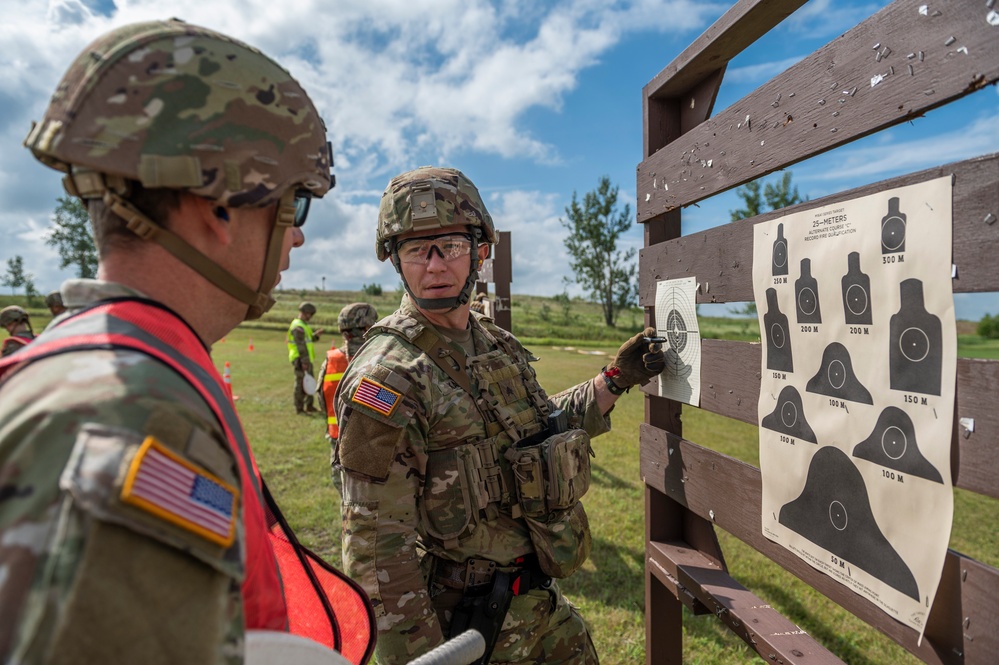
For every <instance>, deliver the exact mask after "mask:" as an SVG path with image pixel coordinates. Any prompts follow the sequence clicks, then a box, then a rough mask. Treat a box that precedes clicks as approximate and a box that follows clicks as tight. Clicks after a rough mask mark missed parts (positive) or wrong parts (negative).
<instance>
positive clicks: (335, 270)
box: [0, 0, 999, 295]
mask: <svg viewBox="0 0 999 665" xmlns="http://www.w3.org/2000/svg"><path fill="white" fill-rule="evenodd" d="M12 4H13V5H14V8H13V9H10V8H9V9H8V12H7V13H6V15H5V21H4V22H3V24H0V67H2V68H3V71H4V76H3V77H0V141H2V144H3V146H4V147H5V148H6V149H4V150H0V200H2V201H3V202H4V205H3V206H2V207H0V226H2V228H3V229H4V233H3V236H2V237H3V240H2V241H0V270H2V269H3V262H4V261H5V260H6V259H7V258H9V257H11V256H14V255H16V254H20V255H22V256H24V259H25V265H26V268H27V270H28V271H29V272H32V273H34V274H35V277H36V282H37V284H38V286H39V288H41V289H43V290H46V289H48V288H53V287H54V286H55V285H56V283H57V282H58V281H59V280H60V279H61V278H64V277H67V276H69V275H68V272H67V271H60V270H58V269H57V267H56V266H57V265H58V261H57V257H56V256H55V253H54V252H53V251H52V250H51V248H48V247H46V246H45V245H44V234H45V229H47V227H48V224H49V216H50V215H51V213H52V210H53V209H54V207H55V205H56V198H57V197H58V196H62V195H63V192H62V189H61V187H60V184H59V174H57V173H55V172H53V171H51V170H49V169H47V168H45V167H43V166H41V165H40V164H38V163H37V162H36V161H35V160H34V159H33V158H32V157H31V155H30V154H29V153H28V151H26V150H24V149H23V148H21V147H20V146H21V142H22V141H23V139H24V136H25V135H26V134H27V131H28V129H29V127H30V121H31V120H32V119H38V118H40V117H41V115H42V113H43V112H44V109H45V106H46V104H47V101H48V98H49V95H51V93H52V91H53V90H54V88H55V86H56V84H57V82H58V81H59V79H60V77H61V76H62V74H63V72H64V71H65V70H66V68H67V67H68V65H69V64H70V62H71V60H72V58H74V57H75V56H76V55H77V54H78V53H79V52H80V51H81V50H82V49H83V47H84V46H85V45H86V44H87V43H89V42H90V41H91V40H92V39H94V38H95V37H97V36H98V35H100V34H102V33H104V32H106V31H107V30H108V29H110V28H112V27H115V26H118V25H122V24H125V23H130V22H134V21H139V20H150V19H162V18H165V17H167V16H176V17H180V18H182V19H184V20H187V21H189V22H191V23H195V24H198V25H204V26H207V27H210V28H213V29H216V30H219V31H222V32H224V33H227V34H230V35H232V36H234V37H236V38H239V39H242V40H244V41H246V42H248V43H250V44H253V45H254V46H257V47H258V48H260V49H261V50H263V51H264V52H265V53H267V54H269V55H271V56H272V57H274V58H275V59H276V60H278V61H279V62H280V63H281V64H282V65H284V66H285V67H286V68H288V69H289V70H290V71H291V72H292V74H293V75H294V76H295V77H296V78H298V79H299V80H300V81H301V82H302V84H303V86H304V87H305V88H306V89H307V90H308V91H309V93H310V96H312V97H313V99H314V101H315V102H316V105H317V107H318V108H319V109H320V112H321V113H322V115H323V117H324V118H325V120H326V122H327V126H328V129H329V131H330V136H331V138H332V140H333V142H334V147H335V151H336V173H337V180H338V185H337V187H336V189H335V190H333V192H332V193H331V195H329V196H327V197H326V199H325V200H323V201H321V202H317V204H316V205H315V207H314V210H313V213H312V217H311V219H310V221H309V224H308V225H307V226H306V229H305V230H306V236H307V241H306V245H305V246H304V247H303V248H301V249H299V250H296V251H295V252H294V253H293V254H292V261H291V268H290V270H289V271H288V272H287V273H285V276H284V279H283V285H284V286H285V287H288V288H291V287H296V288H311V287H313V286H316V285H319V284H320V283H321V278H322V277H323V276H325V277H326V286H327V288H338V289H357V288H360V286H361V284H362V283H378V284H382V285H383V287H384V288H386V289H395V288H396V287H397V286H398V283H399V279H398V276H397V275H396V274H395V271H394V269H393V268H392V267H391V265H390V264H388V263H379V262H378V261H377V260H376V259H375V258H374V233H375V223H376V217H377V205H378V198H379V196H380V194H381V191H382V189H383V188H384V186H385V184H386V183H387V182H388V180H389V178H390V177H392V176H393V175H396V174H397V173H399V172H401V171H403V170H406V169H409V168H412V167H415V166H417V165H419V164H426V163H451V164H455V165H457V166H461V167H462V168H465V169H466V170H471V171H474V172H475V173H476V182H477V183H478V184H479V185H480V186H482V187H483V189H484V193H485V195H486V196H487V203H488V205H489V208H490V212H491V213H492V214H493V217H494V219H496V222H497V225H498V226H499V227H500V228H501V229H503V230H509V231H513V246H514V280H515V282H514V291H515V292H521V293H535V294H542V295H544V294H555V293H560V292H561V291H562V290H563V289H564V288H565V285H564V283H563V281H562V277H563V275H567V274H569V272H570V271H569V269H568V256H567V255H566V252H565V248H564V245H563V238H564V234H565V231H564V229H563V228H562V226H561V225H560V224H559V222H558V218H559V217H560V216H562V215H564V206H565V205H566V204H567V203H568V199H569V197H570V195H571V192H572V189H577V190H578V191H579V193H580V195H583V194H584V193H585V191H586V190H588V189H589V188H590V186H591V185H592V184H593V183H591V182H588V179H589V177H590V174H589V173H586V175H585V179H584V178H581V177H577V175H582V172H583V168H580V167H579V165H580V164H584V163H588V162H589V163H599V165H600V166H599V168H600V169H601V172H606V171H604V170H603V169H604V168H605V167H604V162H603V154H604V153H603V152H602V151H604V150H606V149H607V147H608V146H607V145H606V144H607V143H608V142H609V140H608V139H607V138H606V137H605V136H603V135H602V134H600V133H599V132H598V131H596V130H594V129H593V127H588V128H587V130H586V131H585V132H580V133H575V132H574V131H573V128H572V127H569V128H568V129H567V130H566V131H561V132H555V131H551V132H549V131H545V130H544V129H538V128H539V127H542V128H543V127H546V126H547V127H550V126H553V125H558V124H559V123H561V122H569V118H570V116H578V117H583V116H585V114H586V111H587V109H586V108H581V107H580V102H579V101H578V100H579V99H580V98H585V99H591V100H592V99H594V98H599V96H600V95H601V94H605V93H604V91H603V89H602V88H600V89H597V90H595V91H594V90H592V89H591V90H589V91H588V95H589V96H588V97H587V96H584V95H582V94H581V92H582V89H583V88H584V87H585V86H586V85H587V73H588V72H589V71H593V70H596V69H598V68H599V67H598V65H602V64H606V63H607V62H609V61H611V60H612V59H613V58H615V57H617V55H618V54H619V53H621V52H622V51H624V52H628V53H630V54H631V55H629V56H628V57H631V58H641V61H637V60H636V61H619V60H614V65H615V67H620V68H622V70H623V69H625V68H627V69H628V71H629V72H630V73H634V72H636V71H644V70H646V69H648V70H649V71H651V72H652V73H653V74H654V73H655V72H657V71H659V70H660V69H661V68H662V67H665V66H666V65H667V64H669V62H670V61H671V60H672V59H673V58H674V57H675V54H677V53H679V52H680V51H681V50H682V49H683V48H684V47H685V46H686V45H687V44H688V43H690V42H691V41H692V40H693V39H695V38H696V37H697V36H698V35H699V34H700V33H701V32H702V31H703V30H704V29H705V27H707V25H708V24H709V22H710V21H711V20H713V19H714V18H716V17H717V16H720V15H721V14H722V13H723V12H724V11H726V10H727V9H728V8H729V7H730V6H731V4H732V3H731V2H730V1H726V2H715V3H697V2H694V1H693V0H617V1H615V2H607V1H606V0H555V1H554V2H548V3H539V2H533V1H531V0H506V1H501V0H496V1H493V2H489V1H486V0H367V1H365V2H358V1H351V0H296V1H294V2H274V1H273V0H241V1H240V2H239V3H236V2H230V3H228V8H225V6H224V5H223V4H222V3H220V2H206V1H205V0H173V1H172V2H170V3H167V4H164V3H163V2H162V0H114V2H112V1H111V0H51V1H50V2H46V1H45V0H14V2H13V3H12ZM874 9H876V8H873V7H871V6H870V5H868V4H861V3H860V2H857V1H851V2H846V1H844V2H837V3H833V2H831V0H811V1H810V2H808V3H807V4H806V5H805V6H804V7H803V8H802V10H801V11H800V12H799V13H798V14H796V15H795V17H793V18H792V19H791V20H790V21H788V22H787V25H786V26H784V27H782V28H781V29H780V30H779V31H775V33H776V34H777V37H778V38H780V39H783V40H788V39H794V40H800V41H796V42H795V43H794V48H793V49H789V50H788V51H786V52H790V53H797V52H800V53H808V52H810V51H811V50H812V49H814V48H815V47H816V46H821V43H819V44H813V43H806V40H805V39H804V38H803V37H802V35H806V34H810V33H816V34H817V33H822V35H823V39H824V41H828V39H829V37H830V36H835V35H834V34H831V32H832V31H836V34H838V33H839V32H842V31H844V30H846V29H849V27H850V25H852V23H855V22H856V21H857V20H861V19H862V18H865V17H866V16H867V15H869V14H870V13H872V12H873V11H874ZM653 34H654V35H655V40H652V39H649V40H647V42H646V47H645V50H643V51H641V53H640V55H635V54H636V53H638V51H637V50H636V51H629V48H630V47H631V46H632V44H633V42H636V41H640V39H641V38H642V37H643V36H645V37H648V36H649V35H653ZM824 41H823V42H822V43H824ZM780 52H781V53H782V54H784V53H785V51H780ZM772 57H775V58H777V56H772ZM798 59H800V58H798V57H792V58H786V59H775V60H774V61H773V62H764V63H759V62H758V61H754V60H752V59H751V58H749V59H746V64H745V65H743V66H739V67H734V68H732V69H730V70H729V71H728V73H727V75H726V77H725V80H726V85H728V84H730V83H735V84H745V85H754V84H759V83H761V82H762V81H764V80H766V79H769V78H771V77H772V76H774V75H776V74H778V73H780V72H781V71H783V70H784V69H786V68H787V67H789V66H791V65H792V64H793V63H794V62H796V61H797V60H798ZM741 61H742V60H740V62H741ZM605 74H606V72H605ZM622 78H624V77H623V76H622ZM643 83H644V82H639V83H638V84H636V87H635V89H634V91H633V93H628V94H633V103H634V105H635V108H636V115H639V114H640V107H639V104H640V97H639V93H640V86H641V85H642V84H643ZM597 85H599V86H603V85H606V83H605V82H602V83H599V84H597ZM988 99H989V100H990V102H991V107H992V110H991V112H978V113H977V115H974V116H973V117H976V118H978V120H977V122H976V124H972V125H971V128H972V129H973V130H974V131H977V132H980V133H982V132H984V133H985V134H986V135H987V133H988V131H989V129H990V125H989V123H992V125H991V128H992V130H993V131H992V134H991V138H989V137H988V136H986V137H985V138H982V136H981V135H980V136H979V137H978V138H977V139H976V138H975V137H973V136H970V135H969V134H971V133H972V131H971V130H969V128H968V123H967V121H966V120H965V121H962V122H960V123H957V124H956V125H955V127H954V129H953V130H948V131H944V132H937V131H934V132H932V133H931V135H930V136H927V137H924V138H922V139H912V140H899V139H896V138H893V135H892V134H891V133H884V134H883V135H882V136H881V137H879V138H878V139H877V141H878V143H877V144H874V143H864V144H863V146H862V147H858V148H856V149H852V148H843V149H841V150H840V151H836V152H837V154H842V155H844V158H845V164H844V165H843V169H838V168H836V169H830V168H826V169H824V170H823V172H822V173H817V172H815V171H814V170H813V169H811V168H810V167H808V166H807V165H806V164H803V165H802V170H801V171H800V173H799V170H798V169H797V168H795V180H796V181H799V180H800V181H801V182H805V179H806V178H808V179H810V182H811V183H812V184H813V185H814V186H816V187H822V186H823V185H825V186H829V187H840V188H849V187H852V186H856V185H857V184H860V183H850V182H847V179H848V178H850V177H856V178H863V179H864V180H865V181H866V182H869V181H871V180H873V179H875V178H874V175H875V174H876V173H877V172H878V171H879V169H884V168H890V167H891V166H895V167H897V168H898V167H899V166H900V164H901V165H903V166H901V168H909V169H910V170H912V169H915V168H923V167H925V166H929V165H931V163H932V164H939V163H944V162H945V161H947V160H948V159H950V158H949V157H945V156H944V155H955V157H954V159H960V158H964V157H966V156H970V155H971V154H980V153H982V152H985V151H987V150H999V145H996V141H997V140H999V139H997V138H996V137H997V136H999V132H995V131H994V128H995V126H996V124H995V123H996V122H997V120H999V113H997V112H996V110H995V107H996V104H995V102H994V100H995V99H996V98H995V97H994V96H992V95H989V96H988ZM570 103H573V104H575V105H576V106H574V107H572V108H568V105H569V104H570ZM569 111H572V113H569ZM539 116H540V117H543V118H544V119H545V121H546V122H547V123H548V124H547V125H546V124H545V123H538V122H535V120H536V118H537V117H539ZM969 117H971V116H969ZM622 122H623V120H622ZM628 122H634V123H636V126H635V127H633V128H631V131H632V135H633V136H634V141H635V147H634V162H633V163H632V164H629V165H628V168H629V169H630V168H631V166H632V165H633V164H635V163H637V162H638V161H639V160H640V159H641V155H640V150H641V148H640V141H641V134H642V128H641V127H640V126H639V124H638V123H640V120H638V119H636V120H629V121H628ZM560 129H563V128H560ZM933 137H936V138H933ZM614 140H616V139H614ZM870 140H874V139H873V137H872V139H869V141H870ZM879 145H880V146H890V147H891V149H892V155H893V157H891V158H889V155H888V154H887V153H884V152H879V149H878V148H877V146H879ZM988 146H991V147H988ZM972 149H974V150H973V152H971V153H969V154H965V152H966V151H969V150H972ZM881 150H884V148H882V149H881ZM484 162H488V163H489V164H488V166H486V165H485V164H484ZM889 162H892V163H889ZM469 163H472V164H474V166H467V167H466V166H465V165H466V164H469ZM569 164H571V166H569ZM910 165H913V166H910ZM476 167H477V168H476ZM567 171H568V172H571V173H569V174H568V175H567V174H566V172H567ZM480 173H481V174H482V176H481V177H480V175H479V174H480ZM553 173H557V174H559V177H560V178H561V184H560V185H554V184H551V182H550V181H549V180H546V179H545V178H546V177H547V176H549V175H551V174H553ZM497 174H499V175H500V176H501V177H499V178H497V177H496V176H497ZM632 174H633V171H632V172H631V173H630V174H627V173H626V174H625V175H624V176H623V177H619V176H618V175H616V174H612V175H614V178H615V179H616V180H619V181H621V180H624V182H623V183H621V184H622V191H621V197H620V200H621V201H622V202H631V203H632V209H633V210H634V204H633V202H634V196H635V194H634V192H633V191H630V190H632V189H633V187H634V183H633V181H632V180H630V179H629V178H630V177H631V175H632ZM827 177H834V178H837V180H835V181H834V182H832V184H830V183H829V182H826V181H823V180H820V178H827ZM555 179H556V178H553V180H555ZM839 179H842V182H840V180H839ZM497 180H500V181H502V182H497ZM581 181H582V182H581ZM566 182H568V183H570V184H568V185H567V184H565V183H566ZM594 182H595V181H594ZM514 183H515V184H514ZM810 193H813V194H814V195H815V196H819V195H821V194H822V193H814V192H810ZM705 210H707V208H705ZM703 216H704V215H702V217H703ZM685 217H686V218H687V219H688V224H687V226H689V225H690V222H695V221H697V217H696V216H695V214H693V213H692V212H691V213H689V214H687V215H686V216H685ZM713 217H719V219H720V220H721V221H727V213H725V212H724V211H723V210H722V211H720V212H719V213H718V214H717V215H713ZM685 230H687V229H685ZM621 244H622V246H623V247H640V246H641V244H642V234H641V227H640V226H638V225H636V226H635V228H634V230H633V232H629V233H628V234H627V235H626V237H624V238H622V241H621ZM569 291H570V293H571V294H573V295H576V294H577V293H579V291H578V287H569Z"/></svg>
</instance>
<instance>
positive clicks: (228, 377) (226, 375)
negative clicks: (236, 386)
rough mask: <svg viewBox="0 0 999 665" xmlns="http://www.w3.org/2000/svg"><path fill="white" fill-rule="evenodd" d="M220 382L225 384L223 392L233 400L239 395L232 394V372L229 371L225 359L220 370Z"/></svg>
mask: <svg viewBox="0 0 999 665" xmlns="http://www.w3.org/2000/svg"><path fill="white" fill-rule="evenodd" d="M222 383H223V385H224V386H225V394H226V395H228V396H229V399H230V400H232V401H233V402H235V401H236V400H237V399H239V397H238V396H237V395H233V394H232V372H230V371H229V361H228V360H227V361H225V368H224V369H223V370H222Z"/></svg>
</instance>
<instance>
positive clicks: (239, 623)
mask: <svg viewBox="0 0 999 665" xmlns="http://www.w3.org/2000/svg"><path fill="white" fill-rule="evenodd" d="M63 293H64V294H65V296H66V305H67V306H68V307H69V308H70V309H71V310H74V309H75V310H78V309H80V308H83V307H85V306H87V305H89V304H90V303H93V302H95V301H97V300H103V299H107V298H115V297H135V296H137V295H138V294H135V293H134V292H132V291H130V290H128V289H126V288H125V287H123V286H120V285H117V284H112V283H108V282H99V281H93V280H78V281H77V280H74V281H71V282H68V283H67V284H66V285H65V287H64V291H63ZM47 338H48V333H43V334H42V335H41V336H39V338H38V341H37V342H36V344H39V345H40V344H42V343H44V342H43V341H44V340H45V339H47ZM144 446H145V447H144ZM140 449H143V450H146V451H147V453H148V454H147V456H146V457H144V458H143V459H144V460H151V459H152V456H153V454H154V453H155V454H156V455H158V456H159V458H160V461H162V463H164V464H166V465H168V466H169V467H170V468H171V469H172V470H174V471H176V472H177V473H184V472H186V473H187V474H188V479H189V480H190V481H191V482H193V483H202V484H203V486H204V487H205V488H206V489H211V490H218V491H221V492H223V493H225V492H226V491H232V492H237V493H238V491H239V487H240V478H239V472H238V469H237V466H236V461H235V459H234V457H233V454H232V453H231V452H230V449H229V445H228V444H227V442H226V437H225V435H224V434H223V433H222V432H221V431H220V427H219V425H218V424H217V421H216V419H215V417H214V415H213V414H212V411H211V410H210V408H209V407H208V405H206V404H205V402H204V400H203V399H202V398H201V396H199V394H198V393H197V392H196V390H195V389H194V388H193V387H192V386H191V385H190V384H188V383H187V382H185V381H184V379H182V378H181V377H180V376H179V375H178V374H177V373H175V372H174V371H172V370H171V369H170V368H169V367H167V366H166V365H164V364H163V363H160V362H157V361H155V360H153V359H152V358H150V357H149V356H147V355H144V354H142V353H139V352H136V351H130V350H123V349H116V350H100V349H95V350H86V351H70V352H67V353H61V354H56V355H51V356H48V357H44V358H41V359H38V360H36V361H34V362H33V363H31V364H30V365H28V366H26V367H25V368H24V369H21V370H18V368H17V367H14V368H12V369H11V372H10V373H9V374H8V375H7V377H6V378H5V379H4V380H3V382H2V383H0V599H2V602H0V662H4V663H6V662H18V663H21V662H23V663H37V662H53V663H59V662H66V663H79V662H84V660H86V662H108V663H110V662H142V663H180V662H187V663H195V662H199V663H221V662H232V663H237V662H242V658H243V656H242V651H243V649H242V639H243V613H242V601H241V595H240V582H241V580H242V578H243V576H244V566H243V562H242V544H243V535H242V530H241V528H240V527H239V526H238V524H237V522H236V520H235V518H233V522H232V524H231V525H229V526H231V527H232V529H233V535H234V537H233V539H232V542H231V543H230V544H228V545H226V544H220V542H218V541H219V539H218V538H216V539H215V541H214V542H213V540H211V539H209V538H206V537H205V536H204V534H199V533H197V532H196V531H195V530H192V529H190V528H183V527H181V526H178V525H176V524H174V523H169V522H168V521H166V520H164V519H163V518H162V517H161V516H158V515H157V514H156V513H155V510H150V509H149V506H150V505H155V504H156V499H152V500H151V501H150V502H148V503H146V504H142V497H143V496H149V495H144V494H143V491H144V490H143V489H142V488H141V483H142V474H143V470H144V469H146V468H148V467H146V466H145V464H146V462H143V463H142V464H141V465H140V464H139V463H138V461H137V460H138V459H139V456H140V454H139V452H138V451H139V450H140ZM150 463H151V462H150ZM192 469H194V471H192ZM130 471H136V472H137V475H136V474H133V473H130ZM130 478H131V480H132V482H133V486H132V490H133V491H131V492H127V491H125V488H124V486H125V484H126V483H127V482H128V481H129V479H130ZM224 488H228V490H226V489H224ZM126 495H128V496H130V497H131V499H132V500H131V501H129V500H126V499H125V498H124V497H125V496H126ZM197 521H198V520H197V519H195V522H197ZM220 526H221V529H222V530H224V529H225V528H226V525H225V524H222V525H220ZM210 528H211V527H210ZM149 598H155V599H156V602H155V603H148V602H146V600H147V599H149ZM150 626H155V631H151V630H150ZM154 632H155V636H154V638H153V639H150V636H151V635H153V633H154Z"/></svg>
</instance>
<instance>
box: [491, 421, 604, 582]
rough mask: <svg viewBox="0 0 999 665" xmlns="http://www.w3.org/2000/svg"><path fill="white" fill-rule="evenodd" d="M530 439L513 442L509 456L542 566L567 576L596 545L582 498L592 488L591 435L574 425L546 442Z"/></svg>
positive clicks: (545, 569) (549, 572)
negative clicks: (593, 541) (528, 440)
mask: <svg viewBox="0 0 999 665" xmlns="http://www.w3.org/2000/svg"><path fill="white" fill-rule="evenodd" d="M521 443H524V442H521ZM527 443H529V445H527V446H523V445H516V446H512V447H511V448H509V449H508V450H507V452H506V454H505V456H506V458H507V460H508V461H509V462H510V465H511V467H512V470H513V476H514V483H515V485H516V488H517V497H518V500H519V504H520V510H521V515H522V517H523V518H524V520H525V521H526V523H527V528H528V530H529V532H530V534H531V542H532V543H533V544H534V548H535V551H536V553H537V556H538V565H539V566H540V567H541V570H542V571H544V572H545V573H546V574H548V575H551V576H552V577H556V578H563V577H568V576H569V575H571V574H572V573H573V572H574V571H576V569H578V568H579V567H580V566H581V565H583V562H584V561H586V558H587V557H588V556H589V555H590V548H591V545H592V541H591V538H590V528H589V521H588V520H587V519H586V511H585V510H584V509H583V505H582V504H581V503H580V502H579V500H580V499H581V498H582V496H583V495H584V494H586V491H587V490H588V489H589V487H590V455H592V454H593V452H592V449H591V448H590V437H589V436H588V435H587V434H586V432H585V431H583V430H581V429H571V430H568V431H565V432H560V433H558V434H553V435H551V436H549V437H548V438H546V439H544V441H542V442H541V443H531V442H527Z"/></svg>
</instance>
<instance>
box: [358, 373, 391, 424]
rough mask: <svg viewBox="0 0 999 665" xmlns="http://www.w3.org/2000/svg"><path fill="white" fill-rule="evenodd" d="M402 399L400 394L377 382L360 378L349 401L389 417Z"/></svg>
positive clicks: (365, 377)
mask: <svg viewBox="0 0 999 665" xmlns="http://www.w3.org/2000/svg"><path fill="white" fill-rule="evenodd" d="M401 399H402V394H401V393H398V392H396V391H394V390H392V389H391V388H389V387H387V386H384V385H382V384H380V383H378V382H377V381H374V380H372V379H369V378H368V377H367V376H362V377H361V380H360V381H359V382H358V384H357V388H355V389H354V394H353V395H351V398H350V401H351V402H353V403H355V404H360V405H361V406H366V407H368V408H369V409H373V410H374V411H377V412H378V413H380V414H382V415H383V416H386V417H388V416H391V415H392V412H393V411H395V408H396V406H398V405H399V401H400V400H401Z"/></svg>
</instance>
